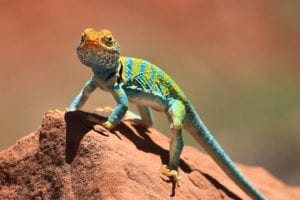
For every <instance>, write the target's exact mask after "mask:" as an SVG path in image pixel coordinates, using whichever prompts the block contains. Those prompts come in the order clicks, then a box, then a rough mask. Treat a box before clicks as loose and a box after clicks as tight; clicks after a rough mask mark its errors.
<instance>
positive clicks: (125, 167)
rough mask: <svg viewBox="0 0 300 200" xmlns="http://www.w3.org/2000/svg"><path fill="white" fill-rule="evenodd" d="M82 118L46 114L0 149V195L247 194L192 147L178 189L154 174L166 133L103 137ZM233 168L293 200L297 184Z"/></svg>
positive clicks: (123, 129) (120, 130)
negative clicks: (36, 126)
mask: <svg viewBox="0 0 300 200" xmlns="http://www.w3.org/2000/svg"><path fill="white" fill-rule="evenodd" d="M88 115H89V114H87V113H84V112H80V111H76V112H72V113H71V112H69V113H66V115H65V120H64V115H63V113H48V114H46V116H45V117H44V118H43V121H42V125H41V128H40V129H38V130H37V131H36V132H34V133H32V134H30V135H28V136H26V137H24V138H22V139H21V140H19V141H18V142H17V143H16V144H15V145H14V146H12V147H10V148H9V149H7V150H4V151H2V152H0V199H170V196H171V197H172V196H173V197H174V198H176V199H204V200H205V199H249V198H248V197H247V196H246V195H245V194H244V193H243V192H242V191H241V190H240V189H239V188H238V187H237V186H236V185H235V184H234V183H233V182H232V181H231V180H230V179H229V178H228V177H227V176H226V175H225V174H224V173H223V172H222V171H221V169H220V168H219V167H218V166H217V165H216V164H215V163H214V162H213V161H212V160H211V158H210V157H209V156H207V155H205V154H202V153H200V152H198V151H197V150H195V149H193V148H191V147H185V148H184V151H183V154H182V160H181V165H180V168H181V169H180V174H181V181H180V182H179V186H178V185H175V184H173V183H171V182H169V180H168V178H166V177H162V176H160V173H159V169H160V167H161V165H162V164H165V163H167V160H168V145H169V139H168V138H167V137H166V136H164V135H162V134H160V133H159V132H157V131H155V130H154V129H149V130H145V129H144V128H142V127H140V126H137V125H134V124H132V123H125V124H121V125H120V126H118V127H117V130H116V131H114V132H113V133H111V134H110V137H106V136H103V135H101V134H99V133H97V132H95V131H93V130H91V128H89V127H92V125H93V124H89V123H87V122H86V120H85V118H86V116H88ZM99 119H101V118H100V117H99ZM65 121H67V123H66V122H65ZM238 166H239V168H240V169H241V171H242V172H243V173H244V174H245V175H246V176H247V177H248V178H249V179H250V180H251V181H252V182H253V184H255V185H256V186H257V187H258V188H259V189H260V190H261V191H262V192H263V193H264V194H265V195H266V196H267V197H268V199H280V200H283V199H288V200H290V199H300V188H292V187H289V186H286V185H285V184H283V183H282V182H280V181H279V180H277V179H276V178H275V177H273V176H272V175H271V174H270V173H269V172H267V171H266V170H265V169H262V168H259V167H250V166H244V165H238Z"/></svg>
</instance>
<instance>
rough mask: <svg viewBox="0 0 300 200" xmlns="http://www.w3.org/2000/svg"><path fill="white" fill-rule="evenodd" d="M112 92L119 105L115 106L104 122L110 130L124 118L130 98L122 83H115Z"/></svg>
mask: <svg viewBox="0 0 300 200" xmlns="http://www.w3.org/2000/svg"><path fill="white" fill-rule="evenodd" d="M111 93H112V95H113V97H114V98H115V100H116V101H117V103H118V105H117V106H116V107H115V108H114V110H113V111H112V113H111V114H110V116H109V117H108V120H107V121H106V122H105V123H103V124H102V125H103V126H104V127H105V128H106V129H108V130H111V129H112V128H114V127H115V126H116V125H117V124H118V123H119V122H120V121H121V120H122V118H123V117H124V115H125V113H126V111H127V110H128V98H127V95H126V93H125V91H124V90H123V88H122V87H121V85H120V84H117V83H115V84H114V86H113V89H112V91H111Z"/></svg>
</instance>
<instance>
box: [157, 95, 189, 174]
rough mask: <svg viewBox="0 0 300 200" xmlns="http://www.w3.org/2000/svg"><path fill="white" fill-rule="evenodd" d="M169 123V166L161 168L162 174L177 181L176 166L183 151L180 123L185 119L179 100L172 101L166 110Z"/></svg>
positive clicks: (183, 108) (183, 109)
mask: <svg viewBox="0 0 300 200" xmlns="http://www.w3.org/2000/svg"><path fill="white" fill-rule="evenodd" d="M168 117H169V119H170V122H171V130H172V137H171V142H170V149H169V166H168V167H167V166H165V165H164V166H163V167H162V174H163V175H166V176H168V177H173V178H174V179H175V180H179V179H180V177H179V174H178V166H179V161H180V154H181V152H182V149H183V136H182V127H183V126H182V123H183V120H184V118H185V106H184V104H183V103H182V102H181V101H179V100H174V101H172V103H171V105H170V108H169V110H168Z"/></svg>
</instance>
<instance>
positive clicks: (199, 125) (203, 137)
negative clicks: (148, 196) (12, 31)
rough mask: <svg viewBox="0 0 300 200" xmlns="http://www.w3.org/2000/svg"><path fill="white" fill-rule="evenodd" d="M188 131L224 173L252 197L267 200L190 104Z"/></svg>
mask: <svg viewBox="0 0 300 200" xmlns="http://www.w3.org/2000/svg"><path fill="white" fill-rule="evenodd" d="M188 104H189V105H188V107H189V108H190V109H188V112H187V118H188V120H187V122H189V123H191V124H187V126H186V127H187V130H188V131H189V132H190V134H191V135H192V136H193V137H194V139H195V140H196V141H197V142H198V143H199V144H200V145H201V146H202V148H203V149H204V150H205V151H206V152H207V153H208V154H209V155H210V156H211V157H212V158H213V159H214V160H215V162H216V163H217V164H218V165H219V166H220V167H221V168H222V169H223V171H224V172H225V173H226V174H227V175H228V176H229V177H230V178H231V179H232V180H233V181H234V182H235V183H236V184H237V185H238V186H239V187H240V188H241V189H242V190H243V191H244V192H245V193H246V194H248V195H249V196H250V197H252V198H253V199H257V200H264V199H266V198H265V197H264V196H263V195H262V194H261V193H260V192H259V191H258V190H257V189H256V188H255V187H254V186H253V185H252V184H251V183H250V182H249V180H248V179H247V178H246V177H245V176H244V175H243V174H242V173H241V172H240V170H239V169H238V168H237V167H236V166H235V164H234V163H233V161H232V160H231V159H230V158H229V156H228V155H227V153H226V152H225V151H224V150H223V149H222V147H221V146H220V145H219V143H218V142H217V141H216V139H215V138H214V137H213V135H212V134H211V133H210V131H209V130H208V128H207V127H206V126H205V124H204V123H203V122H202V120H201V119H200V117H199V115H198V114H197V113H196V111H195V110H194V108H193V107H192V105H191V104H190V103H188Z"/></svg>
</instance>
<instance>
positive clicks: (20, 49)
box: [0, 0, 300, 185]
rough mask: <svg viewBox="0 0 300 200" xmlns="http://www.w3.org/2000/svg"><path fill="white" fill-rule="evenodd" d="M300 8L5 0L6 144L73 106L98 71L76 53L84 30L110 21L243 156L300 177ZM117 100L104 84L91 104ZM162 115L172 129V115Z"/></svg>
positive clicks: (129, 48) (196, 1)
mask: <svg viewBox="0 0 300 200" xmlns="http://www.w3.org/2000/svg"><path fill="white" fill-rule="evenodd" d="M299 9H300V1H297V0H286V1H279V0H273V1H267V0H265V1H262V0H252V1H250V0H249V1H238V0H229V1H217V0H210V1H204V0H190V1H183V0H165V1H158V0H152V1H138V0H129V1H121V0H111V1H98V0H93V1H83V0H78V1H71V0H69V1H59V0H52V1H44V2H42V1H37V0H28V1H24V2H22V1H19V2H17V1H8V0H2V1H1V2H0V27H1V31H0V39H1V46H0V69H1V72H0V91H1V104H2V106H3V107H2V110H3V112H2V115H1V117H0V125H1V128H2V130H1V141H0V149H1V150H2V149H5V148H8V147H9V146H11V145H13V144H14V143H15V142H16V140H17V139H19V138H21V137H23V136H25V135H27V134H28V133H30V132H32V131H34V130H35V129H37V128H38V127H39V124H40V122H41V119H42V116H43V115H44V113H45V112H46V111H47V110H48V109H53V108H60V109H63V108H65V107H68V105H69V103H70V102H71V101H72V99H73V97H74V96H75V95H76V94H77V92H79V90H80V89H81V87H82V86H83V84H84V83H85V81H86V80H87V79H88V78H89V77H90V76H91V75H92V73H91V71H90V70H89V69H88V68H86V67H83V66H82V64H81V63H80V62H79V61H78V59H77V56H76V52H75V47H76V44H77V42H78V41H79V37H80V34H81V32H82V31H83V30H84V29H85V28H87V27H93V28H95V29H96V30H100V29H103V28H106V29H110V30H112V31H113V33H114V35H115V37H116V38H117V40H118V42H119V43H120V45H121V48H122V54H123V55H129V56H134V57H140V58H144V59H146V60H148V61H151V62H152V63H155V64H156V65H158V66H160V67H161V68H163V69H164V70H165V71H166V72H168V73H169V74H170V75H171V76H172V77H173V78H174V79H175V80H176V81H177V83H178V84H179V85H180V86H181V88H182V89H183V90H184V91H185V93H186V94H187V95H188V96H189V97H190V100H191V101H192V103H193V104H194V106H195V107H196V108H197V110H198V112H199V114H200V115H201V117H202V118H203V119H204V121H205V122H206V124H207V126H208V127H209V128H210V129H211V131H212V132H213V134H214V135H215V136H216V138H217V139H218V141H219V142H220V143H221V144H222V146H223V147H224V149H226V150H227V152H228V154H229V155H230V156H231V157H232V158H233V159H234V160H235V161H238V162H241V163H245V164H251V165H260V166H263V167H265V168H267V169H268V170H270V171H271V172H272V173H273V174H274V175H275V176H277V177H279V178H280V179H282V180H283V181H284V182H286V183H288V184H291V185H299V184H300V160H299V153H300V149H299V145H300V135H299V133H300V128H299V121H300V101H299V100H300V88H299V86H300V80H299V74H300V68H299V64H300V58H299V52H300V51H299V50H300V37H299V36H300V13H299ZM111 102H112V98H111V97H110V95H109V94H104V93H103V92H100V91H97V92H95V94H93V95H92V97H91V99H90V100H89V101H88V103H87V105H86V106H85V107H84V109H85V110H90V111H92V110H94V109H95V108H96V107H100V106H106V105H110V106H114V104H112V103H111ZM155 117H156V120H155V127H156V128H157V129H159V130H161V131H162V132H163V133H166V134H167V135H169V134H170V133H169V130H168V123H167V120H166V119H165V116H164V115H163V114H155ZM185 141H186V143H187V144H190V145H194V146H197V145H195V143H194V142H193V141H192V140H191V138H190V137H189V136H185Z"/></svg>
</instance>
